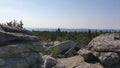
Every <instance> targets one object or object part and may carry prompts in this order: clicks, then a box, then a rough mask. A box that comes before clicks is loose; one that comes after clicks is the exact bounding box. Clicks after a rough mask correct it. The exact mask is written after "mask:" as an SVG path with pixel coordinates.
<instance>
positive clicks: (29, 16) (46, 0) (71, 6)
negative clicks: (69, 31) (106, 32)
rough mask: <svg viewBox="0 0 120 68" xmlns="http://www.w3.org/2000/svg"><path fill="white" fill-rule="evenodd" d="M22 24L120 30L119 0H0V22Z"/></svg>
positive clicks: (40, 26) (38, 26) (44, 26)
mask: <svg viewBox="0 0 120 68" xmlns="http://www.w3.org/2000/svg"><path fill="white" fill-rule="evenodd" d="M13 19H16V20H18V21H19V20H21V19H22V20H23V22H24V26H25V27H37V28H58V27H60V28H97V29H120V0H0V22H1V23H2V22H6V21H10V20H13Z"/></svg>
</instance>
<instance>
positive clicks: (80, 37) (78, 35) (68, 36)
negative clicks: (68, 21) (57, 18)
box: [33, 28, 111, 45]
mask: <svg viewBox="0 0 120 68" xmlns="http://www.w3.org/2000/svg"><path fill="white" fill-rule="evenodd" d="M33 32H34V34H35V35H36V36H38V37H40V38H41V40H42V41H65V40H74V41H76V42H78V43H80V44H81V45H87V44H88V43H89V42H90V41H91V40H92V39H93V38H94V37H96V36H98V35H100V34H103V33H111V32H110V31H109V32H103V31H100V32H97V31H94V32H92V31H91V30H88V32H76V31H75V32H62V31H61V30H60V28H58V29H57V30H56V31H33Z"/></svg>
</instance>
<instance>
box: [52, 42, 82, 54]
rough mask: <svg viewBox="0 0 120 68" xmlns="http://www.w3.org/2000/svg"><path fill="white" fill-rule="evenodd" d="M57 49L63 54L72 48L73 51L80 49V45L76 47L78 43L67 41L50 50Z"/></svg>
mask: <svg viewBox="0 0 120 68" xmlns="http://www.w3.org/2000/svg"><path fill="white" fill-rule="evenodd" d="M56 47H57V48H58V49H59V50H60V52H62V53H63V54H64V53H65V52H66V51H68V50H69V49H71V48H74V49H75V50H77V51H78V50H79V49H80V45H78V43H76V42H74V41H72V40H67V41H64V42H61V43H60V44H57V45H55V46H53V47H51V49H52V48H56Z"/></svg>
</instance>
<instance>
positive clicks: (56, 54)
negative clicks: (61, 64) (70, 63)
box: [50, 46, 63, 58]
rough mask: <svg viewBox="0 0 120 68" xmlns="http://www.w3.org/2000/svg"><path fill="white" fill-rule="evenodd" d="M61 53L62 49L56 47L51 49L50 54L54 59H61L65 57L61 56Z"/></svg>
mask: <svg viewBox="0 0 120 68" xmlns="http://www.w3.org/2000/svg"><path fill="white" fill-rule="evenodd" d="M60 52H61V51H60V49H59V48H58V47H57V46H56V47H54V48H52V49H50V53H51V55H52V56H53V57H54V58H61V57H63V55H61V53H60Z"/></svg>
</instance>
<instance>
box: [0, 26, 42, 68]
mask: <svg viewBox="0 0 120 68" xmlns="http://www.w3.org/2000/svg"><path fill="white" fill-rule="evenodd" d="M42 51H44V50H43V47H42V46H41V42H40V40H39V39H38V38H37V37H36V36H34V35H33V34H32V32H30V31H27V30H25V29H21V28H15V27H9V26H0V68H42V64H43V59H42V56H41V55H40V52H42Z"/></svg>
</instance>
